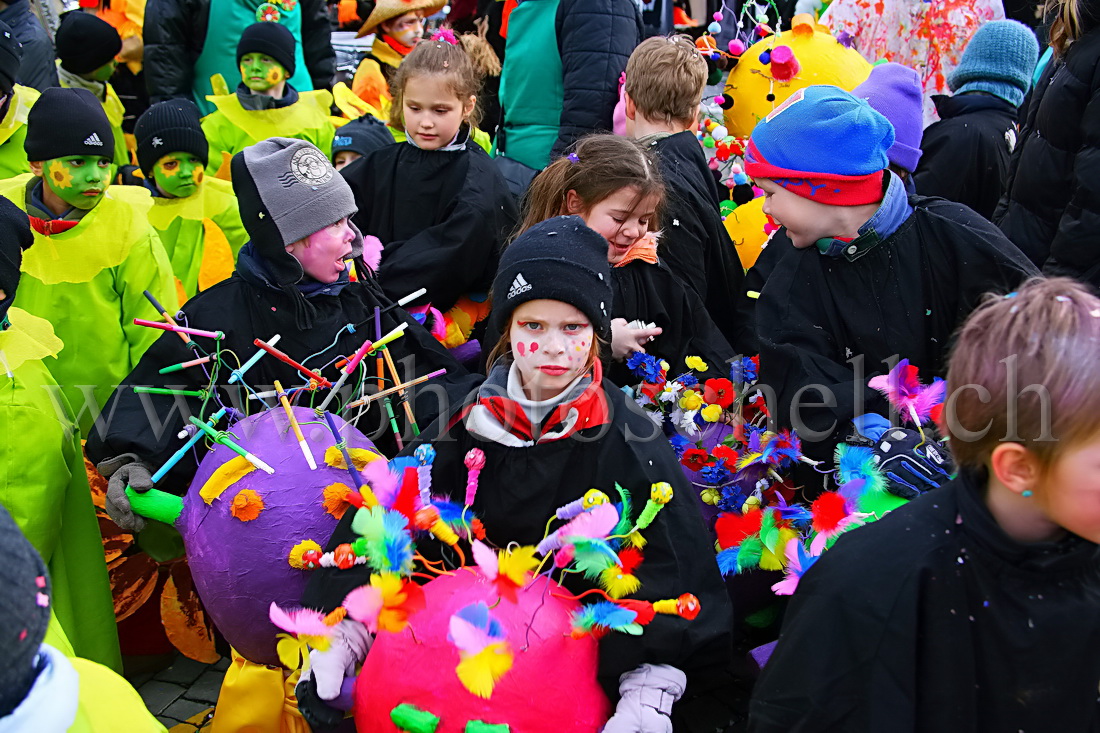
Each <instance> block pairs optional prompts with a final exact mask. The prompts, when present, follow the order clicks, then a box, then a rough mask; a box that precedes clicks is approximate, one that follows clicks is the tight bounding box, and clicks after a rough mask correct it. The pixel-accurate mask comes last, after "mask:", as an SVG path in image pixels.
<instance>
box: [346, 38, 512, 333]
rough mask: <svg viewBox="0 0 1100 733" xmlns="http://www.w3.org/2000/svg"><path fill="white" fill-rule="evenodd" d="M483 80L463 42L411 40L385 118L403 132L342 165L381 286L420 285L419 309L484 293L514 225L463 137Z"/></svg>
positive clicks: (485, 161) (473, 119)
mask: <svg viewBox="0 0 1100 733" xmlns="http://www.w3.org/2000/svg"><path fill="white" fill-rule="evenodd" d="M480 85H481V78H480V74H479V72H478V71H477V69H475V67H474V64H473V62H472V61H471V59H470V57H469V56H468V55H467V54H466V52H465V51H464V50H463V48H462V46H461V45H460V44H456V43H451V42H450V41H449V40H447V39H445V38H443V37H442V36H438V37H437V38H436V39H433V40H431V41H425V42H422V43H420V44H417V46H416V48H414V49H413V50H412V52H411V53H409V55H408V56H406V57H405V60H404V61H403V62H402V63H401V66H400V67H399V68H398V70H397V73H396V75H395V76H394V79H393V83H392V91H393V97H394V99H393V107H392V108H391V120H390V125H391V126H392V127H394V128H395V129H397V130H404V131H405V132H406V134H407V136H408V137H407V142H406V144H403V145H388V146H386V147H383V148H380V149H378V150H375V151H373V152H372V153H370V154H369V155H366V156H364V157H363V158H361V159H359V160H357V161H355V162H354V163H352V164H351V165H349V166H347V168H345V169H344V170H343V171H341V174H342V175H343V176H344V178H346V179H347V181H348V183H349V184H351V188H352V191H353V192H354V193H355V201H356V204H357V205H358V207H359V213H357V214H356V215H355V217H354V221H355V223H356V225H357V226H358V227H359V229H360V230H361V231H362V232H363V233H364V234H366V235H373V236H375V237H378V239H379V240H381V242H382V244H383V245H384V249H383V250H382V264H381V267H380V268H379V270H378V280H379V282H380V283H381V284H382V289H383V290H384V291H385V292H386V294H388V295H389V296H390V297H391V298H394V299H397V298H402V297H404V296H405V295H408V294H409V293H411V292H414V291H416V290H418V289H420V288H426V289H427V293H426V294H425V295H424V296H423V297H421V298H418V299H417V300H415V301H412V305H413V306H420V307H421V309H422V310H423V307H424V306H428V305H430V306H431V307H433V308H435V309H436V310H438V311H439V313H441V314H446V313H447V312H448V311H449V310H451V308H453V307H454V306H455V305H456V304H458V303H459V302H460V300H463V296H467V295H474V296H477V297H481V298H483V296H484V294H485V293H486V292H487V291H488V289H489V285H490V284H491V283H492V279H493V273H494V272H496V263H497V259H498V258H499V256H500V250H501V248H502V247H503V246H504V243H505V241H506V240H507V238H508V237H509V236H510V235H511V233H512V231H513V230H514V229H515V225H516V218H517V213H516V204H515V199H514V198H513V197H512V195H511V194H510V193H509V192H508V186H507V184H506V183H505V182H504V179H503V178H502V177H501V175H500V173H499V172H498V171H497V168H496V165H495V164H494V163H493V161H492V159H491V158H490V157H489V156H488V155H487V154H486V153H485V151H484V150H482V149H481V147H479V146H478V144H477V143H475V142H474V141H473V139H472V138H471V137H470V131H471V129H473V128H474V127H476V125H477V114H476V109H477V91H478V89H479V87H480ZM475 299H476V298H475ZM436 328H438V326H437V327H436ZM464 335H465V336H466V337H469V333H466V334H464Z"/></svg>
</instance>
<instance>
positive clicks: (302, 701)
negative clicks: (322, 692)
mask: <svg viewBox="0 0 1100 733" xmlns="http://www.w3.org/2000/svg"><path fill="white" fill-rule="evenodd" d="M294 695H295V696H296V697H297V698H298V712H299V713H301V714H302V717H303V718H304V719H305V721H306V722H307V723H309V727H310V729H311V730H312V731H313V733H328V732H329V731H331V730H334V729H335V728H336V726H338V725H340V722H341V721H343V719H344V711H343V710H338V709H337V708H334V707H332V706H331V705H329V704H328V703H327V702H326V701H324V700H322V699H321V698H320V697H319V696H318V695H317V680H316V679H314V677H313V675H309V674H307V675H304V676H303V677H302V679H301V681H300V682H298V685H297V687H295V688H294Z"/></svg>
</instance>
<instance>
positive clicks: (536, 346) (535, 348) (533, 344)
mask: <svg viewBox="0 0 1100 733" xmlns="http://www.w3.org/2000/svg"><path fill="white" fill-rule="evenodd" d="M538 350H539V342H538V341H532V342H531V353H532V354H533V353H535V352H536V351H538Z"/></svg>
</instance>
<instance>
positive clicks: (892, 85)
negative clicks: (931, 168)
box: [852, 63, 924, 173]
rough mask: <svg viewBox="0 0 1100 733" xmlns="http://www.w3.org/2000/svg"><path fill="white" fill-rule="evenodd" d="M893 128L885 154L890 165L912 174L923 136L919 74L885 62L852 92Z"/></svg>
mask: <svg viewBox="0 0 1100 733" xmlns="http://www.w3.org/2000/svg"><path fill="white" fill-rule="evenodd" d="M852 94H854V95H855V96H857V97H859V98H860V99H866V100H867V103H868V104H870V105H871V108H872V109H874V110H875V111H876V112H878V113H880V114H881V115H882V116H883V117H885V118H886V119H888V120H890V124H891V125H893V126H894V144H893V145H891V146H890V149H889V150H887V151H886V157H887V158H889V159H890V162H891V163H893V164H894V165H896V166H898V167H899V168H902V169H904V170H907V171H909V172H910V173H912V172H913V171H915V170H916V169H917V162H918V161H920V156H921V149H920V141H921V136H922V135H923V134H924V111H923V109H922V105H923V104H924V97H923V95H924V91H923V90H922V88H921V83H920V74H918V73H917V72H916V71H914V70H913V69H910V68H909V67H908V66H902V65H901V64H895V63H888V64H878V65H877V66H875V67H874V68H873V69H871V75H870V76H869V77H867V81H865V82H863V83H862V84H860V85H859V86H858V87H856V88H855V89H853V90H852Z"/></svg>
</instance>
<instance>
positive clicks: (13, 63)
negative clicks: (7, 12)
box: [0, 21, 23, 94]
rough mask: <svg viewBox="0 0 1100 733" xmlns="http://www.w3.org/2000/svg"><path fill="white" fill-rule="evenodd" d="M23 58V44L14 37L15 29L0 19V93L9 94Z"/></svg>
mask: <svg viewBox="0 0 1100 733" xmlns="http://www.w3.org/2000/svg"><path fill="white" fill-rule="evenodd" d="M22 60H23V44H21V43H20V42H19V39H18V38H16V37H15V31H13V30H12V29H11V26H9V25H8V24H7V23H5V22H3V21H0V94H11V90H12V89H14V88H15V78H16V77H17V76H19V63H20V62H21V61H22Z"/></svg>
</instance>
